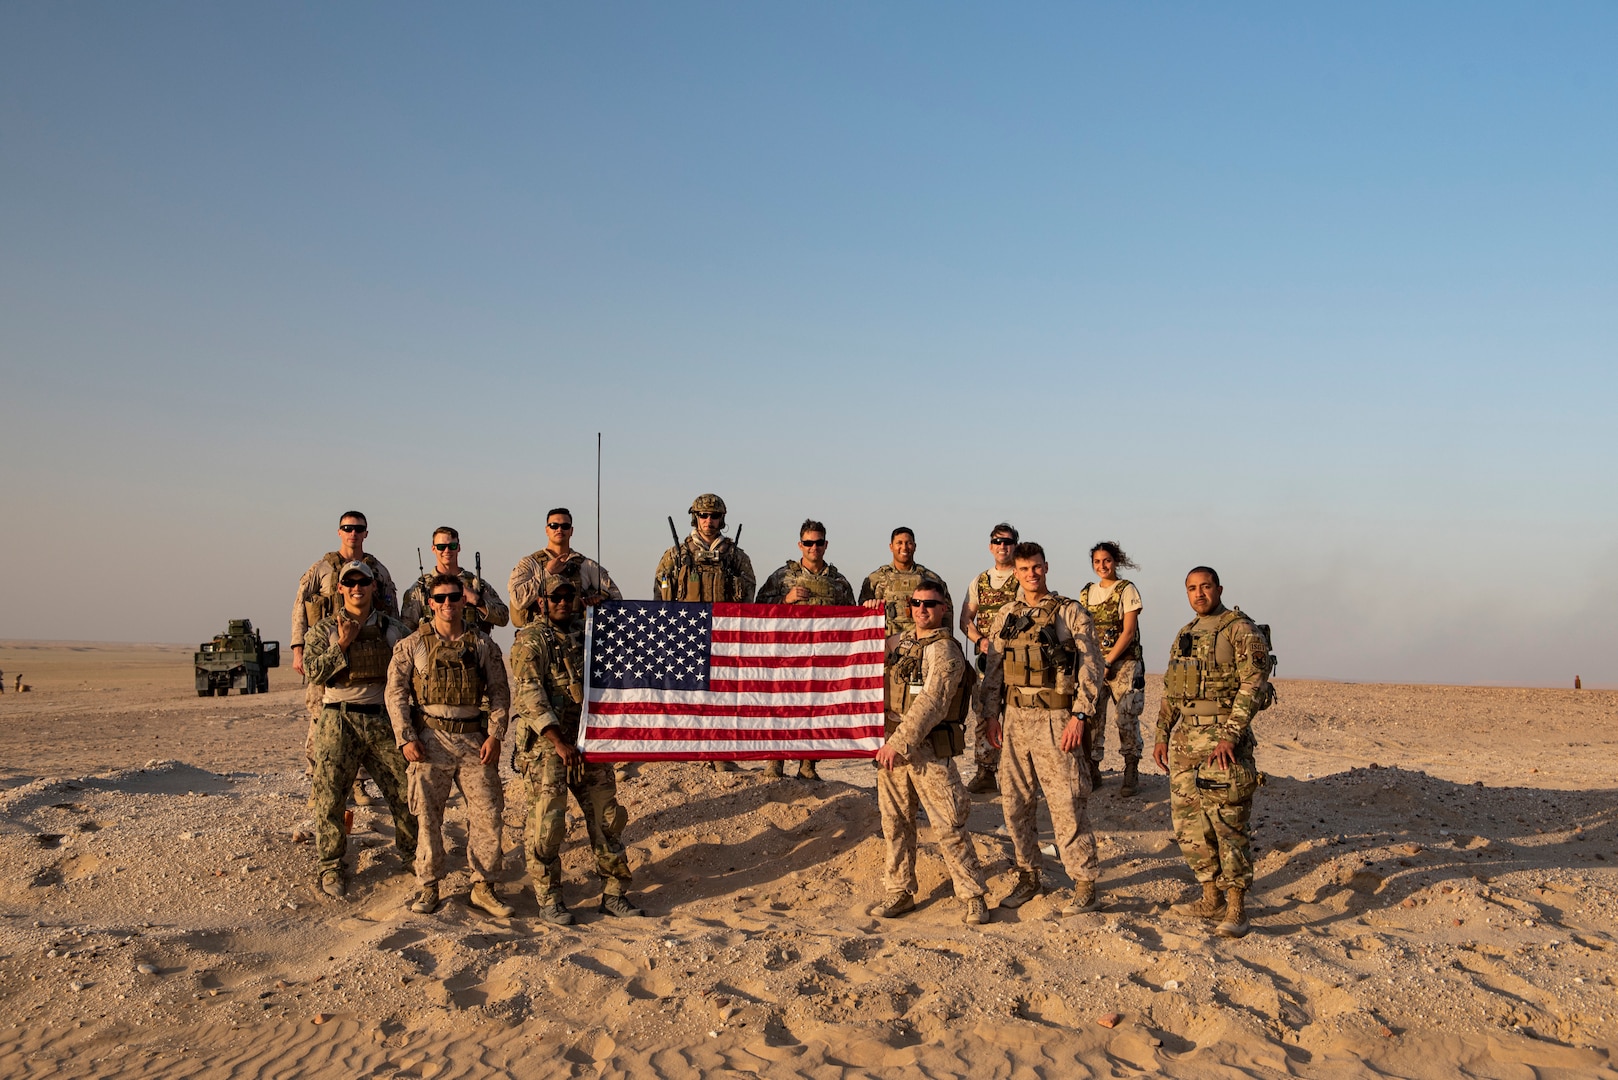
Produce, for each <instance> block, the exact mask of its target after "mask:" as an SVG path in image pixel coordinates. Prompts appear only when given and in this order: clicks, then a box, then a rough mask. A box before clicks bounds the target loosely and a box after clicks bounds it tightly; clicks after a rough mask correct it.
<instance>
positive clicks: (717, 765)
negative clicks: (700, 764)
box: [713, 761, 736, 772]
mask: <svg viewBox="0 0 1618 1080" xmlns="http://www.w3.org/2000/svg"><path fill="white" fill-rule="evenodd" d="M713 771H714V772H735V771H736V763H735V762H734V761H716V762H714V763H713Z"/></svg>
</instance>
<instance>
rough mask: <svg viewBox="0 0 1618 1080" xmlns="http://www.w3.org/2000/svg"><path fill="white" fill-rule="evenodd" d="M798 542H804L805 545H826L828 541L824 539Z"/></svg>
mask: <svg viewBox="0 0 1618 1080" xmlns="http://www.w3.org/2000/svg"><path fill="white" fill-rule="evenodd" d="M798 543H800V544H802V545H803V546H804V547H825V546H826V541H824V540H799V541H798Z"/></svg>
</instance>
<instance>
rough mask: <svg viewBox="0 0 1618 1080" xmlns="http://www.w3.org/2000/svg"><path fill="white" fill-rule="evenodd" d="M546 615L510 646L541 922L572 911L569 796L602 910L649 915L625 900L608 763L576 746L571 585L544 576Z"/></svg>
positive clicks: (575, 627) (578, 674) (580, 676)
mask: <svg viewBox="0 0 1618 1080" xmlns="http://www.w3.org/2000/svg"><path fill="white" fill-rule="evenodd" d="M542 595H543V598H544V611H543V617H541V618H538V619H535V620H534V621H532V622H530V623H529V624H528V625H527V626H525V627H523V629H522V631H521V632H520V633H518V635H517V640H516V641H514V642H513V643H512V646H511V673H512V678H513V679H514V680H516V683H517V736H516V741H517V751H516V755H515V758H514V762H513V764H514V765H515V767H516V769H517V771H518V772H519V773H521V774H522V775H523V777H524V778H525V779H526V780H527V782H528V825H527V840H526V847H527V852H528V873H529V876H530V877H531V878H533V882H534V896H535V898H536V899H537V900H538V901H539V914H540V917H541V918H543V919H546V920H548V921H549V922H553V923H556V924H558V925H560V926H567V925H569V924H570V923H572V922H573V915H572V913H571V912H569V911H568V910H567V905H566V904H564V903H563V902H562V838H563V835H564V833H565V832H566V828H567V793H568V792H569V791H571V792H573V798H574V800H575V801H576V802H577V803H578V805H579V809H580V810H581V811H582V812H583V814H584V823H585V827H586V828H587V829H588V830H589V833H590V847H591V848H592V849H593V850H594V851H595V856H596V873H597V874H599V875H600V876H601V880H602V883H603V889H602V895H601V910H602V911H603V912H604V913H606V914H608V915H619V916H634V915H644V914H646V913H645V912H644V911H642V910H641V909H640V908H638V907H636V906H635V905H634V904H633V903H631V902H630V900H629V896H628V892H629V882H630V875H629V857H628V856H627V855H625V854H624V845H623V844H622V843H621V842H620V841H619V839H618V838H619V837H620V836H621V835H622V834H623V831H624V826H625V825H626V824H627V823H628V820H629V815H628V814H627V813H625V811H624V808H623V806H621V805H620V804H619V802H618V784H617V781H616V779H615V778H614V776H613V769H612V766H611V765H610V764H604V763H601V762H587V761H585V760H584V756H583V755H582V754H580V753H579V750H578V747H577V746H576V745H575V744H576V743H577V742H578V738H579V716H580V714H581V711H582V710H581V705H582V704H583V702H584V619H583V617H582V616H581V615H580V614H579V603H578V592H577V590H576V589H575V588H574V586H573V584H572V583H571V582H568V581H566V580H565V579H559V578H547V579H546V580H545V582H544V586H543V589H542Z"/></svg>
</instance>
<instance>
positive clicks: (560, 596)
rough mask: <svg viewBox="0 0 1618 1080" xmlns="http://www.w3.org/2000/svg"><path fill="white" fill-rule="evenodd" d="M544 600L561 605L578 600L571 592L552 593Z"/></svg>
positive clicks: (575, 594)
mask: <svg viewBox="0 0 1618 1080" xmlns="http://www.w3.org/2000/svg"><path fill="white" fill-rule="evenodd" d="M545 599H547V600H549V601H550V602H551V603H553V604H562V603H566V602H568V601H570V600H576V599H578V594H577V593H574V592H572V591H571V590H569V591H568V592H553V593H551V594H550V595H548V596H546V597H545Z"/></svg>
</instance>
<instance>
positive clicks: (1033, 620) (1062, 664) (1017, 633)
mask: <svg viewBox="0 0 1618 1080" xmlns="http://www.w3.org/2000/svg"><path fill="white" fill-rule="evenodd" d="M1061 603H1062V597H1060V596H1058V595H1057V594H1056V593H1050V594H1048V595H1047V596H1045V597H1044V598H1043V599H1042V600H1041V601H1040V602H1039V603H1038V604H1037V605H1033V606H1029V605H1028V604H1026V603H1025V604H1024V605H1023V610H1022V611H1021V612H1019V613H1018V614H1017V615H1016V616H1015V617H1013V616H1011V615H1008V616H1007V617H1006V622H1005V625H1004V626H1002V627H1001V628H1000V639H1001V640H1002V641H1003V642H1004V643H1005V669H1004V670H1005V687H1004V689H1003V690H1002V691H1001V699H1000V701H1001V705H1002V706H1004V705H1019V706H1021V707H1023V708H1025V709H1068V708H1072V706H1073V694H1074V691H1075V689H1077V684H1076V682H1075V679H1074V675H1073V667H1074V665H1075V664H1076V663H1077V661H1078V651H1077V650H1076V649H1075V648H1074V647H1073V644H1072V642H1070V641H1067V642H1065V641H1062V640H1061V639H1060V637H1059V636H1058V634H1057V629H1056V625H1057V618H1056V613H1057V608H1058V606H1059V605H1060V604H1061Z"/></svg>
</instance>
